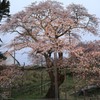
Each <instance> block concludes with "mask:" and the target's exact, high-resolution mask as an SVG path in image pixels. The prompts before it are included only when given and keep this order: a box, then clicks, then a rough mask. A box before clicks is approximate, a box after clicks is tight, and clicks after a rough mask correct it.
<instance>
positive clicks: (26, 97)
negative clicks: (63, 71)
mask: <svg viewBox="0 0 100 100" xmlns="http://www.w3.org/2000/svg"><path fill="white" fill-rule="evenodd" d="M49 82H50V79H49V76H48V74H47V72H46V71H45V70H30V71H27V70H25V74H24V76H23V77H19V78H18V79H16V81H14V83H13V84H17V85H18V86H17V87H16V85H15V86H14V87H13V88H12V89H11V94H12V98H14V100H35V99H37V100H38V99H41V98H43V97H44V96H45V94H46V92H47V90H48V88H49ZM84 84H85V82H84V81H83V80H81V81H80V82H79V81H78V79H77V78H76V77H74V78H72V76H70V75H67V76H66V80H65V81H64V83H63V84H62V85H61V86H60V97H61V99H65V97H66V98H68V100H84V97H82V96H81V97H76V96H74V95H71V94H72V93H73V92H74V91H75V87H76V88H78V85H79V86H82V85H84ZM41 85H42V88H41ZM89 98H90V97H86V100H89ZM91 100H92V99H91ZM93 100H97V99H93ZM98 100H99V99H98Z"/></svg>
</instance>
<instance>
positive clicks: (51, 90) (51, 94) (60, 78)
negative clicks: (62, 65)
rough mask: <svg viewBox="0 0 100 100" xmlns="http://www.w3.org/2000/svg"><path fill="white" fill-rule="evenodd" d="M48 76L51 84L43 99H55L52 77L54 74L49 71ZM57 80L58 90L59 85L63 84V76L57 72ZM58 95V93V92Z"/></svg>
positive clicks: (53, 78)
mask: <svg viewBox="0 0 100 100" xmlns="http://www.w3.org/2000/svg"><path fill="white" fill-rule="evenodd" d="M48 73H49V76H50V80H51V84H50V87H49V89H48V92H47V94H46V96H45V98H52V99H54V98H55V77H54V73H53V71H49V72H48ZM57 76H58V77H57V79H58V88H59V87H60V85H61V84H62V83H63V82H64V75H62V74H61V73H60V72H59V71H58V72H57ZM58 93H59V91H58Z"/></svg>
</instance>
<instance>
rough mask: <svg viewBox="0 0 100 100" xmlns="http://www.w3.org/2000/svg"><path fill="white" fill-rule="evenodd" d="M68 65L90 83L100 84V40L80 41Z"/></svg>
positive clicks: (72, 52) (68, 60)
mask: <svg viewBox="0 0 100 100" xmlns="http://www.w3.org/2000/svg"><path fill="white" fill-rule="evenodd" d="M66 65H68V66H69V68H71V71H73V72H75V73H77V74H78V75H79V76H80V78H83V79H86V80H87V82H88V84H98V85H100V41H99V40H98V41H94V42H89V43H87V44H85V43H79V44H78V45H77V46H76V47H75V48H74V50H72V51H71V53H70V56H69V58H68V59H67V63H66Z"/></svg>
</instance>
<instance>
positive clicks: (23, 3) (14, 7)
mask: <svg viewBox="0 0 100 100" xmlns="http://www.w3.org/2000/svg"><path fill="white" fill-rule="evenodd" d="M9 1H10V5H11V6H10V14H15V13H17V12H18V11H21V10H23V9H24V8H25V7H27V6H28V5H30V4H31V3H32V2H35V1H37V2H39V1H45V0H9ZM56 1H59V2H62V3H63V4H64V6H67V5H69V4H71V3H75V4H82V5H83V6H84V7H86V8H87V10H88V11H89V13H91V14H95V15H96V16H97V17H99V18H100V3H99V2H100V0H56ZM8 37H9V36H6V37H4V38H3V41H4V42H5V43H8V41H9V40H10V39H11V38H12V37H13V36H10V37H9V39H8ZM84 39H86V40H87V39H88V40H93V39H99V38H94V37H93V36H91V37H90V36H86V37H85V38H84ZM19 55H20V52H18V54H17V58H18V59H21V58H20V56H19ZM23 57H24V55H23ZM25 59H26V60H27V58H26V56H25V57H24V60H21V64H23V63H24V62H26V60H25ZM27 64H28V63H27Z"/></svg>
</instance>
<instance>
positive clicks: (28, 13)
mask: <svg viewBox="0 0 100 100" xmlns="http://www.w3.org/2000/svg"><path fill="white" fill-rule="evenodd" d="M0 30H1V31H2V32H3V33H8V32H11V33H13V34H14V33H15V32H16V33H18V36H17V37H15V44H14V45H16V50H19V49H22V48H25V47H30V48H32V52H38V53H44V52H48V51H52V52H53V51H54V50H56V51H58V52H59V51H64V50H68V49H69V48H71V47H70V46H71V45H70V43H69V42H71V43H72V44H73V45H76V44H77V43H78V42H79V36H80V34H81V31H82V30H83V31H88V32H91V33H93V34H94V35H96V34H97V30H98V19H97V18H96V17H95V16H94V15H91V14H89V13H88V11H87V9H86V8H85V7H83V6H82V5H78V4H71V5H69V6H68V7H66V8H64V7H63V6H62V4H61V3H59V2H57V1H48V0H47V1H45V2H40V3H36V2H34V3H32V4H31V5H30V6H28V7H26V8H25V10H23V11H20V12H18V13H16V14H14V15H13V16H12V17H11V18H10V21H8V22H6V23H5V24H4V25H2V26H1V27H0ZM83 31H82V32H83ZM11 46H13V44H12V45H11Z"/></svg>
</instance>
